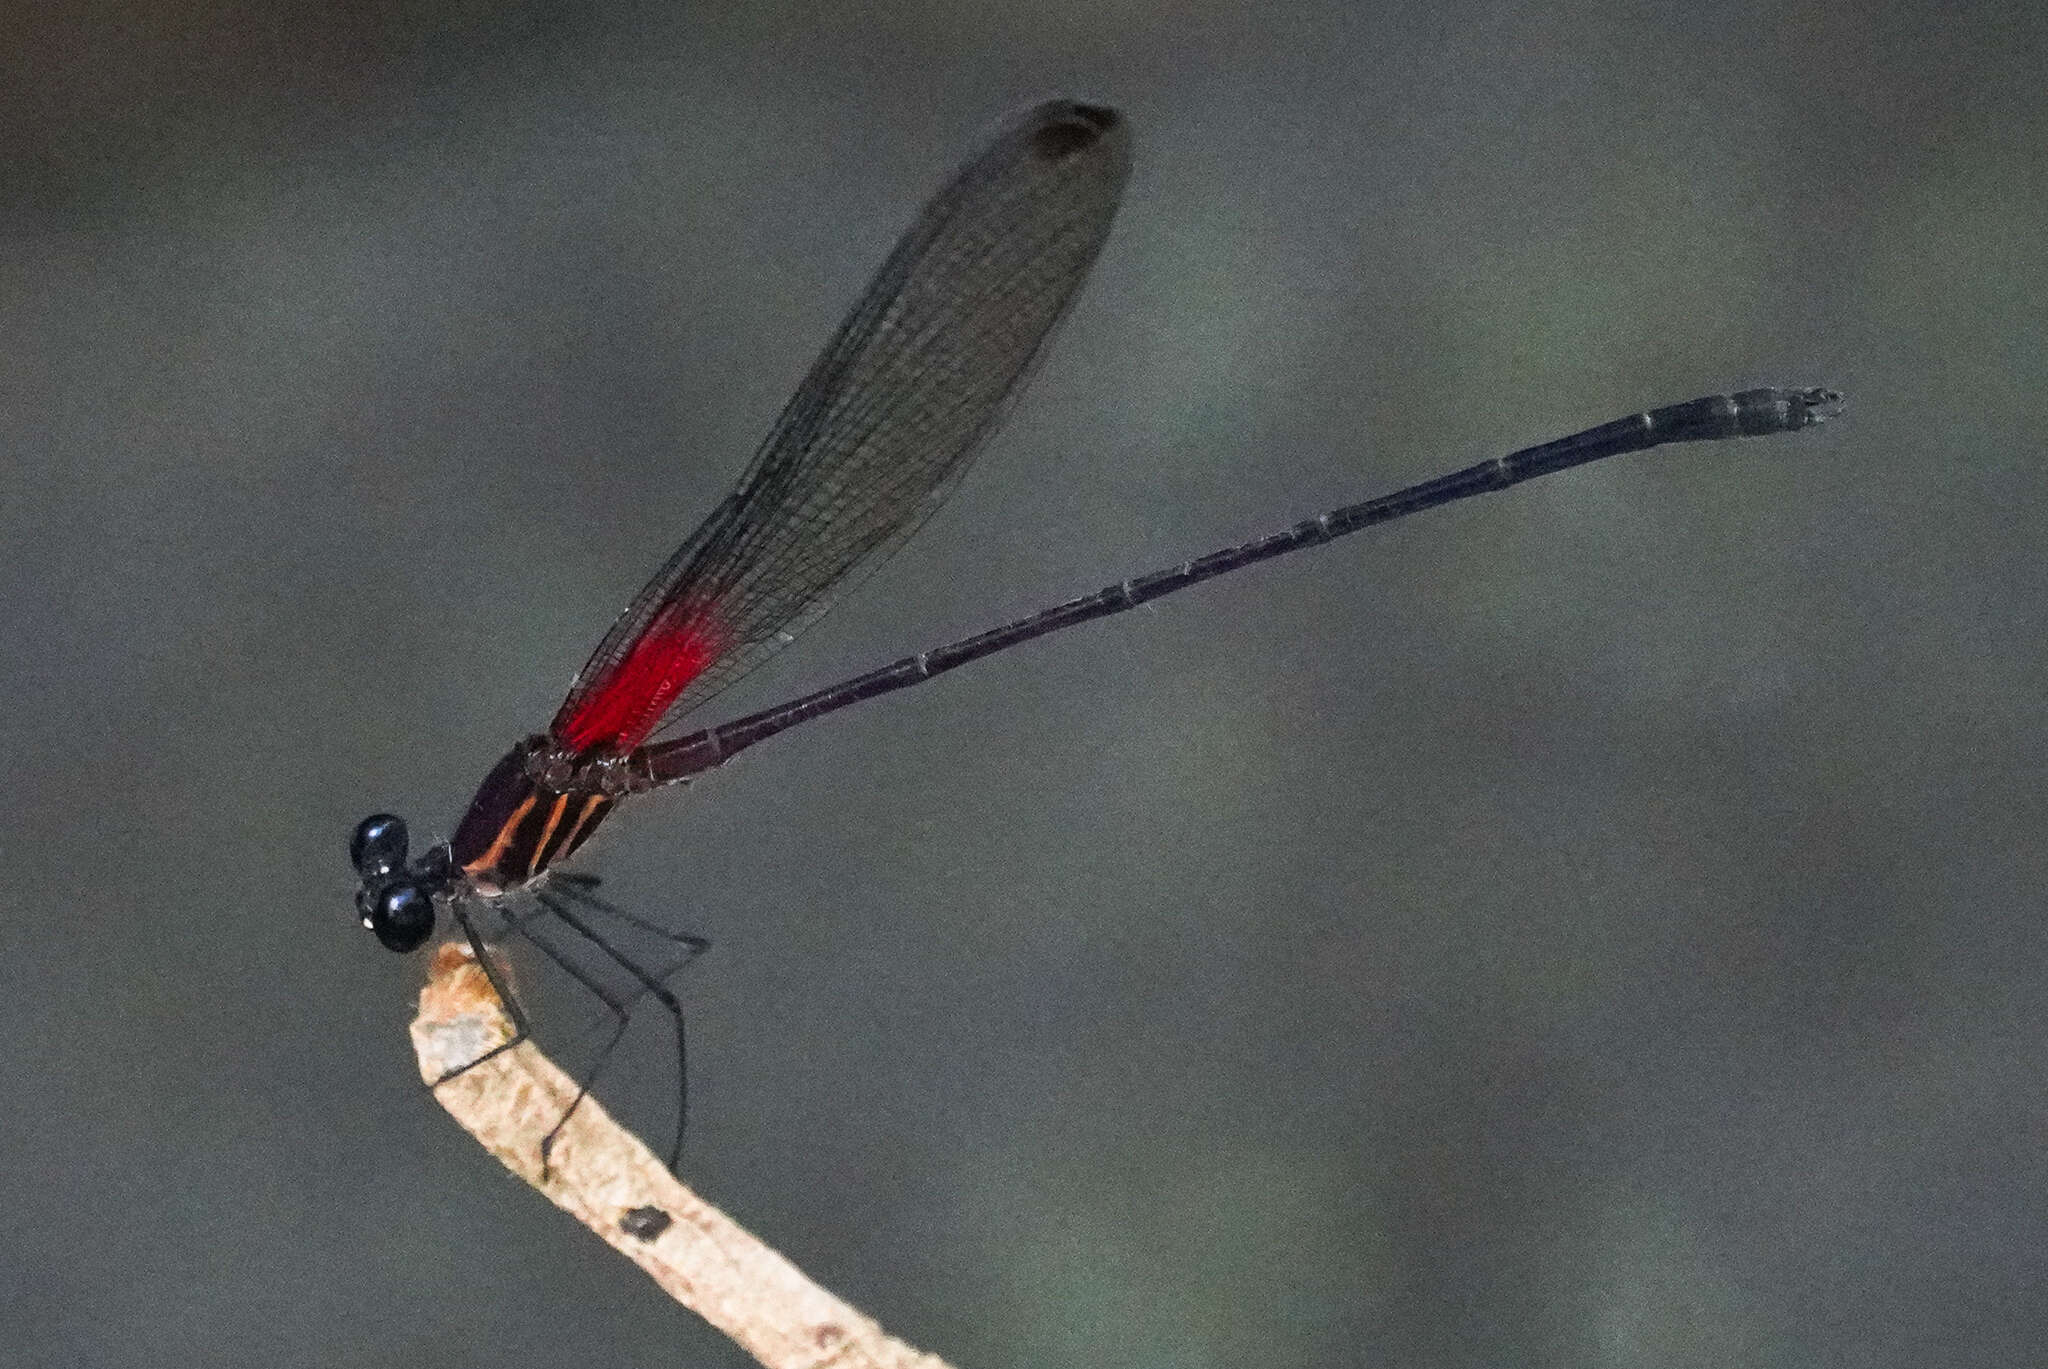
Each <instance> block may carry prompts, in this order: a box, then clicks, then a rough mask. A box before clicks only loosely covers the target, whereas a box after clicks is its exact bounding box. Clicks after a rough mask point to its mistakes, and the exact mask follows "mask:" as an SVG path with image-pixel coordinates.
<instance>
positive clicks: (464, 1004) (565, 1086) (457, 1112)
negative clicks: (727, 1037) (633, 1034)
mask: <svg viewBox="0 0 2048 1369" xmlns="http://www.w3.org/2000/svg"><path fill="white" fill-rule="evenodd" d="M511 1037H512V1023H511V1020H510V1019H509V1018H508V1017H507V1016H506V1015H505V1009H504V1004H503V1003H502V1002H500V1001H499V999H498V996H497V994H496V993H494V992H493V991H492V989H491V986H490V982H489V981H488V980H487V979H486V978H485V976H484V974H483V971H482V969H481V968H480V967H479V966H478V965H477V963H476V960H475V958H474V957H473V956H472V955H471V954H470V952H469V948H468V947H466V946H463V945H460V944H451V945H446V946H443V947H441V948H440V949H439V950H438V951H437V952H435V955H434V963H433V968H432V970H431V971H430V972H429V975H428V979H427V985H426V987H425V988H424V989H422V990H421V991H420V1011H419V1016H418V1017H417V1018H415V1019H414V1021H413V1024H412V1040H413V1047H414V1049H415V1050H417V1051H418V1053H419V1061H420V1074H421V1076H422V1077H423V1078H425V1079H426V1080H427V1081H428V1083H430V1084H431V1083H432V1082H433V1081H434V1080H436V1079H439V1078H441V1077H442V1076H443V1075H444V1074H446V1073H447V1072H448V1071H449V1070H450V1069H452V1068H454V1067H455V1066H458V1065H460V1064H462V1063H463V1062H464V1061H467V1060H474V1059H476V1058H477V1057H478V1056H479V1055H482V1054H483V1053H484V1052H485V1051H486V1050H489V1049H490V1048H491V1047H492V1046H495V1045H498V1044H499V1043H501V1042H504V1041H508V1040H510V1039H511ZM434 1093H435V1096H436V1097H437V1098H439V1099H440V1101H441V1105H442V1106H443V1107H445V1108H447V1109H448V1111H449V1113H450V1114H451V1115H453V1116H454V1118H455V1120H456V1121H457V1122H459V1123H461V1124H462V1127H463V1129H464V1130H466V1131H468V1132H469V1134H470V1135H472V1136H474V1137H476V1139H477V1140H479V1141H481V1142H482V1143H483V1145H484V1148H485V1149H486V1150H488V1151H490V1153H491V1154H492V1155H494V1156H496V1157H497V1159H498V1162H499V1163H500V1164H502V1165H504V1166H505V1168H507V1169H509V1170H511V1171H512V1172H513V1173H514V1174H516V1175H518V1176H519V1177H520V1178H521V1179H524V1180H525V1181H526V1182H527V1183H528V1184H531V1185H532V1186H533V1187H534V1188H537V1189H539V1190H540V1191H541V1193H543V1194H545V1195H546V1196H547V1198H548V1199H549V1201H551V1202H553V1203H554V1204H555V1206H557V1207H559V1208H561V1209H562V1210H563V1211H564V1212H567V1213H569V1214H570V1215H571V1216H573V1217H575V1218H576V1219H577V1220H578V1221H580V1222H582V1223H583V1224H584V1225H585V1226H587V1227H589V1228H590V1229H591V1230H592V1231H594V1232H596V1233H597V1234H598V1236H599V1237H600V1238H601V1239H603V1240H604V1242H605V1243H606V1244H607V1245H609V1246H611V1247H612V1248H613V1249H614V1250H616V1251H618V1252H619V1253H620V1254H622V1255H624V1256H625V1257H626V1258H627V1259H629V1260H631V1261H633V1263H635V1264H637V1265H639V1266H640V1267H641V1268H642V1269H644V1270H646V1271H647V1273H648V1274H649V1275H650V1276H651V1277H652V1278H653V1279H654V1281H655V1282H656V1283H658V1284H660V1285H661V1286H662V1288H664V1289H665V1290H667V1292H668V1293H669V1295H670V1296H671V1297H673V1298H674V1299H675V1300H676V1301H677V1302H680V1303H681V1304H682V1305H683V1306H685V1307H687V1308H689V1309H690V1310H691V1311H693V1312H695V1313H696V1314H697V1315H698V1316H700V1317H702V1318H704V1320H706V1321H708V1322H710V1323H711V1324H712V1325H713V1326H715V1327H717V1328H718V1329H719V1330H720V1331H723V1332H724V1333H725V1334H726V1335H728V1336H730V1337H731V1338H732V1339H733V1340H734V1341H735V1342H737V1343H738V1344H739V1345H740V1346H741V1348H743V1349H745V1350H746V1351H747V1353H749V1354H751V1355H752V1356H753V1357H754V1358H755V1359H757V1360H759V1361H760V1362H761V1363H762V1364H764V1365H766V1366H768V1369H826V1366H832V1367H833V1369H850V1367H851V1366H860V1369H947V1365H946V1364H945V1362H944V1361H943V1360H940V1359H939V1358H938V1357H936V1356H934V1355H928V1354H925V1353H923V1352H922V1351H919V1350H916V1349H913V1348H912V1347H910V1346H908V1345H905V1344H904V1343H903V1342H901V1341H899V1340H896V1339H895V1338H893V1337H891V1336H889V1335H887V1334H885V1333H884V1332H883V1330H882V1328H881V1326H880V1325H879V1324H878V1323H877V1322H875V1321H874V1319H873V1318H871V1317H868V1316H865V1315H863V1314H862V1313H860V1312H858V1311H856V1310H855V1309H854V1308H852V1307H849V1306H848V1305H847V1304H846V1303H844V1302H841V1301H840V1300H839V1299H838V1298H836V1297H834V1296H833V1295H832V1294H830V1293H828V1292H826V1291H825V1290H824V1289H823V1288H820V1287H819V1286H818V1285H817V1284H815V1283H813V1282H811V1280H810V1279H808V1278H806V1277H805V1276H804V1273H803V1271H801V1270H799V1269H798V1268H797V1267H796V1266H795V1265H793V1264H791V1263H790V1262H789V1261H788V1260H786V1259H784V1258H783V1257H782V1256H781V1255H780V1254H778V1253H777V1252H776V1251H774V1250H772V1249H770V1248H769V1247H768V1246H767V1245H765V1244H763V1243H762V1242H761V1241H760V1240H759V1239H758V1238H756V1237H755V1236H754V1235H752V1234H751V1233H749V1232H748V1231H746V1230H744V1229H743V1228H742V1227H740V1225H739V1224H738V1223H736V1222H734V1221H733V1220H732V1219H731V1218H730V1217H727V1216H726V1215H725V1214H724V1213H722V1212H720V1211H719V1210H718V1209H717V1208H715V1207H713V1206H711V1204H709V1203H707V1202H705V1201H704V1200H703V1199H702V1198H699V1197H698V1196H697V1195H696V1194H694V1193H692V1192H691V1191H690V1190H689V1189H688V1188H685V1187H684V1186H683V1185H682V1184H681V1183H680V1182H679V1181H677V1179H676V1177H675V1176H674V1175H672V1174H670V1173H669V1172H668V1170H667V1169H666V1168H665V1167H663V1165H662V1163H661V1161H659V1160H658V1159H656V1158H655V1157H654V1155H653V1153H652V1152H650V1151H649V1150H648V1149H647V1148H646V1147H645V1146H643V1145H641V1144H640V1141H639V1139H638V1138H636V1137H635V1136H633V1135H632V1134H631V1133H630V1132H628V1131H627V1130H626V1129H625V1128H623V1127H621V1126H620V1125H619V1124H618V1123H617V1122H615V1121H613V1120H612V1118H611V1117H610V1116H609V1115H607V1114H606V1112H605V1110H604V1109H603V1108H601V1107H599V1106H598V1104H597V1100H595V1099H593V1098H586V1099H584V1100H583V1103H582V1105H581V1106H579V1107H578V1108H577V1109H576V1112H575V1115H574V1116H572V1117H571V1118H570V1119H569V1123H568V1125H567V1126H566V1127H564V1128H563V1130H562V1133H561V1135H560V1136H558V1137H557V1138H556V1139H555V1143H554V1146H553V1148H552V1149H551V1151H550V1152H549V1156H548V1164H547V1168H546V1172H545V1174H543V1172H542V1165H541V1152H540V1144H541V1138H542V1137H543V1136H545V1135H546V1134H547V1132H548V1130H549V1129H550V1128H551V1127H553V1126H554V1125H555V1123H556V1121H557V1120H558V1119H559V1118H560V1117H561V1115H562V1112H563V1110H564V1109H565V1108H567V1107H568V1105H569V1101H570V1100H571V1099H572V1098H574V1097H575V1094H576V1086H575V1084H574V1083H573V1082H572V1081H571V1080H570V1078H569V1077H568V1076H567V1075H566V1074H564V1073H563V1072H562V1071H561V1070H560V1069H558V1068H557V1067H556V1066H555V1065H554V1064H553V1062H551V1061H550V1060H548V1058H547V1057H546V1056H544V1055H542V1054H541V1053H540V1052H539V1051H538V1050H537V1049H535V1048H534V1046H533V1044H532V1042H530V1041H529V1042H525V1043H522V1044H521V1045H520V1046H518V1047H517V1048H516V1049H513V1050H509V1051H506V1052H505V1053H504V1054H502V1055H499V1056H497V1057H495V1058H493V1059H491V1060H487V1061H485V1062H484V1063H483V1064H481V1065H478V1066H477V1067H476V1068H474V1069H471V1070H469V1071H467V1072H465V1073H463V1074H459V1075H457V1076H456V1077H455V1078H453V1079H450V1080H448V1082H447V1083H445V1084H442V1085H440V1086H439V1087H438V1088H436V1089H435V1090H434Z"/></svg>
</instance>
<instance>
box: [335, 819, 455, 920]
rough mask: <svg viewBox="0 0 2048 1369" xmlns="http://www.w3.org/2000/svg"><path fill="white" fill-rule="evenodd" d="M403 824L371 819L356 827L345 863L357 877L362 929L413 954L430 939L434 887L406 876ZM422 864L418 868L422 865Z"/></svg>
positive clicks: (413, 877)
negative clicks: (359, 882)
mask: <svg viewBox="0 0 2048 1369" xmlns="http://www.w3.org/2000/svg"><path fill="white" fill-rule="evenodd" d="M409 844H410V843H409V841H408V838H407V836H406V831H405V819H404V818H398V817H393V816H392V815H391V814H389V813H372V814H371V815H370V816H369V817H367V818H364V819H363V820H362V821H361V822H359V823H357V824H356V830H355V835H354V836H352V837H350V838H349V843H348V857H349V860H350V861H351V862H352V863H353V864H354V865H355V867H356V874H358V875H360V876H361V877H362V881H363V887H362V888H360V889H358V890H356V911H357V912H358V913H360V914H362V918H363V926H364V927H365V928H367V929H368V930H370V931H372V932H375V933H376V934H377V940H379V941H381V942H383V943H384V944H385V945H386V946H388V947H389V948H390V949H392V950H394V951H416V950H418V949H419V948H420V946H421V945H422V944H424V943H425V941H426V939H427V938H428V937H430V936H432V935H433V934H434V886H433V884H432V882H431V881H430V880H427V879H422V878H419V877H417V875H414V874H408V873H407V872H406V868H405V857H406V854H407V850H408V847H409ZM422 863H423V864H424V862H422Z"/></svg>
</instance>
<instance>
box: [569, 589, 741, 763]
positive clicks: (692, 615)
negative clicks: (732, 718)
mask: <svg viewBox="0 0 2048 1369" xmlns="http://www.w3.org/2000/svg"><path fill="white" fill-rule="evenodd" d="M724 649H725V648H724V643H723V642H722V641H721V640H720V638H719V634H718V631H717V630H716V628H715V626H714V625H713V624H712V623H711V622H710V620H709V619H708V618H707V617H706V616H705V615H704V614H702V613H701V612H696V611H692V610H691V609H689V608H687V607H685V606H683V605H680V604H678V605H676V606H675V607H674V608H673V609H671V610H670V611H669V612H667V613H664V614H663V615H662V616H661V617H660V618H658V619H656V620H655V621H654V622H653V623H652V624H650V625H649V627H648V629H647V631H646V632H644V633H642V634H641V635H640V639H639V640H638V641H636V642H634V643H633V645H632V647H631V649H630V650H628V651H627V652H626V654H625V655H624V656H623V657H621V658H620V659H619V661H618V662H617V664H615V665H613V666H612V667H611V669H610V670H609V671H608V672H606V677H605V679H604V680H603V681H602V682H601V683H600V684H599V685H598V687H597V688H596V689H595V690H593V691H592V692H591V694H590V696H589V697H588V698H586V699H584V700H583V702H582V703H581V704H580V705H579V706H578V707H577V709H576V711H575V712H573V713H571V714H569V715H568V716H567V717H563V718H557V719H556V720H555V726H554V735H555V740H557V741H559V742H561V743H562V744H563V745H564V746H566V747H567V748H568V749H569V750H571V751H574V752H576V753H577V754H579V755H584V754H588V753H590V752H594V751H608V752H611V753H614V754H616V755H624V754H625V753H626V752H628V751H631V750H632V749H633V748H634V747H636V746H638V745H640V743H641V742H643V741H646V740H647V734H648V733H650V732H652V731H653V730H654V729H655V727H656V726H657V725H659V724H660V722H661V716H662V714H664V713H666V712H667V711H668V706H669V705H670V704H672V703H674V702H675V701H676V696H677V695H679V694H681V693H682V692H683V690H684V688H685V687H686V686H688V684H689V683H690V681H692V680H694V679H696V678H697V676H699V675H700V674H702V673H703V671H704V667H706V666H708V665H710V664H711V662H713V661H714V660H716V659H718V657H719V655H720V654H721V653H722V652H723V651H724Z"/></svg>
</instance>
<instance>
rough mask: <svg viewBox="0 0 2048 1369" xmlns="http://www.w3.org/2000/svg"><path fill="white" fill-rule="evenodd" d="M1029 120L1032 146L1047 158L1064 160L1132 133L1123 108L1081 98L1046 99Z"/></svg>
mask: <svg viewBox="0 0 2048 1369" xmlns="http://www.w3.org/2000/svg"><path fill="white" fill-rule="evenodd" d="M1027 122H1028V124H1029V126H1030V138H1031V150H1032V151H1033V152H1034V153H1036V154H1037V155H1038V156H1039V157H1040V158H1041V159H1043V160H1045V161H1048V162H1063V161H1066V160H1067V159H1068V158H1069V157H1072V156H1074V155H1075V154H1077V153H1080V152H1085V151H1087V150H1088V149H1089V148H1092V147H1094V146H1095V145H1096V144H1098V143H1101V142H1104V141H1121V140H1123V139H1124V138H1126V137H1128V136H1129V134H1128V128H1127V125H1126V122H1125V120H1124V116H1123V114H1122V112H1121V111H1119V110H1115V109H1112V108H1110V107H1109V106H1108V105H1094V104H1088V103H1086V102H1084V101H1081V100H1047V101H1046V102H1045V103H1044V104H1042V105H1039V106H1038V107H1037V108H1035V109H1033V110H1032V111H1031V113H1030V115H1029V117H1028V120H1027Z"/></svg>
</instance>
